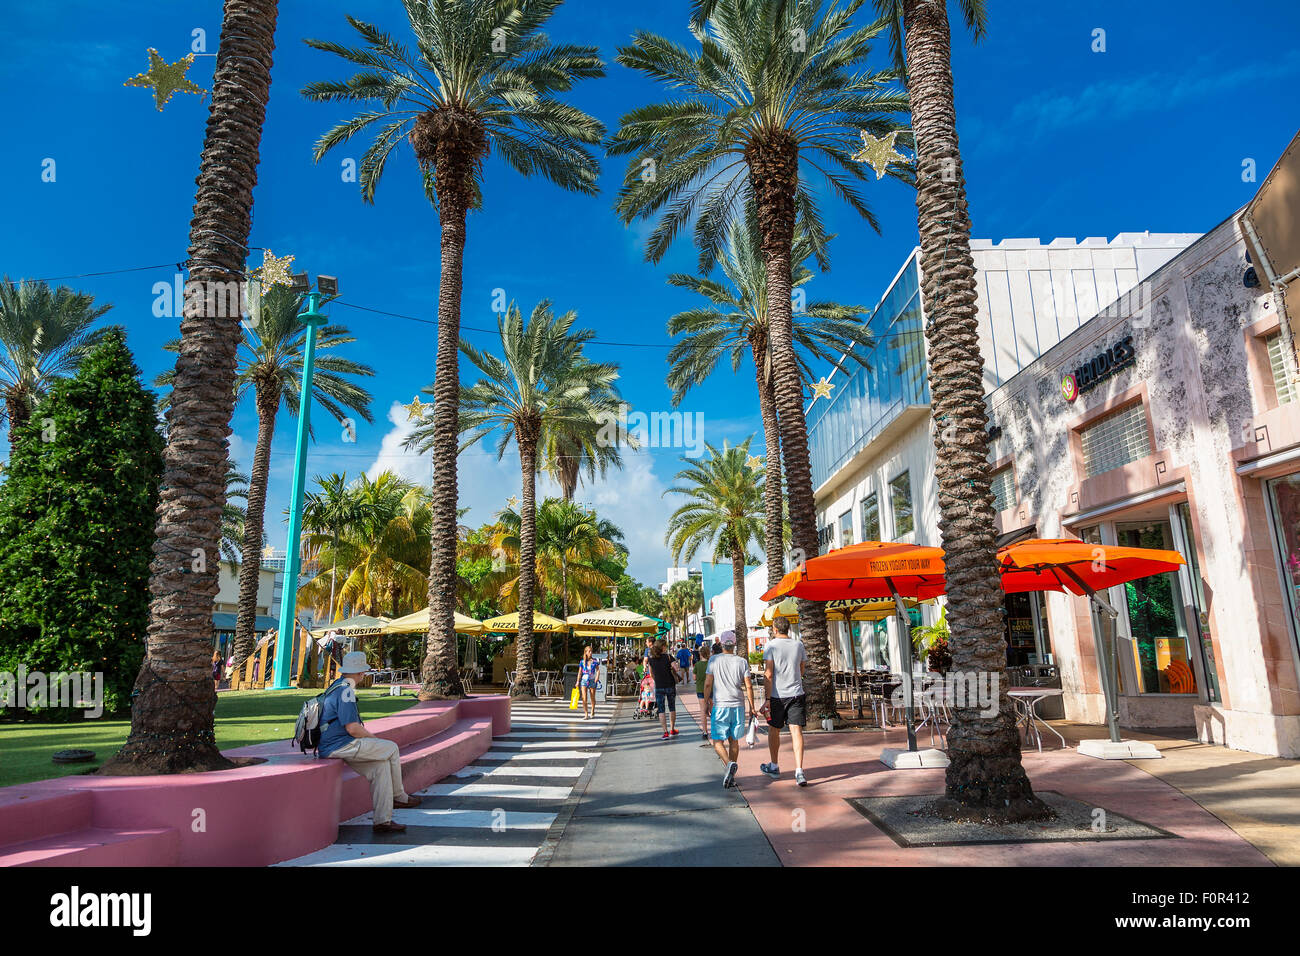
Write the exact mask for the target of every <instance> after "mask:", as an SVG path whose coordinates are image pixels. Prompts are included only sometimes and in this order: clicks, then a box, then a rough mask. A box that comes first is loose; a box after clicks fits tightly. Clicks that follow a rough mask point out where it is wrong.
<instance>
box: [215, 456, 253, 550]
mask: <svg viewBox="0 0 1300 956" xmlns="http://www.w3.org/2000/svg"><path fill="white" fill-rule="evenodd" d="M239 499H243V501H244V502H247V501H248V476H247V475H245V474H244V473H243V472H241V471H240V470H239V469H238V468H236V467H235V463H234V462H233V461H229V460H227V462H226V503H225V504H224V505H223V506H222V508H221V557H222V559H223V560H225V561H229V562H230V563H231V564H234V563H235V561H237V560H239V548H240V546H241V545H242V544H243V541H244V518H245V511H244V509H243V508H241V507H239V505H237V504H234V503H233V502H234V501H236V500H239Z"/></svg>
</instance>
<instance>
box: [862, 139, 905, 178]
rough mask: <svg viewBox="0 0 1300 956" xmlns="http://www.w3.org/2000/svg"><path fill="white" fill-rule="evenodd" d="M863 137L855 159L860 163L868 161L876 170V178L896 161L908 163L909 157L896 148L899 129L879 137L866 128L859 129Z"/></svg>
mask: <svg viewBox="0 0 1300 956" xmlns="http://www.w3.org/2000/svg"><path fill="white" fill-rule="evenodd" d="M858 133H859V135H860V136H861V137H862V148H861V149H860V150H858V151H857V152H856V153H854V154H853V159H854V160H856V161H857V162H859V163H866V164H867V165H868V166H870V167H871V168H872V169H874V170H875V171H876V178H877V179H880V178H881V177H882V176H884V175H885V170H887V169H888V168H889V167H890V166H891V165H892V164H894V163H903V164H906V163H907V157H906V156H904V155H902V154H901V153H899V152H898V151H897V150H895V149H894V141H895V140H896V139H898V133H899V131H898V130H894V131H893V132H891V133H890V134H889V135H888V136H881V137H880V138H879V139H877V138H876V137H874V136H871V135H870V134H868V133H867V131H866V130H859V131H858Z"/></svg>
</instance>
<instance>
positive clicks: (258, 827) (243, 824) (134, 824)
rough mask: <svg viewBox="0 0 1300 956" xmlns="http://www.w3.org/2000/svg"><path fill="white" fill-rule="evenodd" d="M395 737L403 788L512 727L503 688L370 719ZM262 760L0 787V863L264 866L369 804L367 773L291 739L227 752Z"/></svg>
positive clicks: (317, 844)
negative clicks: (303, 750) (302, 748)
mask: <svg viewBox="0 0 1300 956" xmlns="http://www.w3.org/2000/svg"><path fill="white" fill-rule="evenodd" d="M366 726H367V727H368V728H369V729H370V730H371V732H372V733H375V734H376V735H378V736H380V737H385V738H388V739H389V740H393V741H394V742H396V743H397V745H398V746H399V747H400V748H401V753H402V779H403V782H404V783H405V786H406V789H407V791H408V792H414V791H416V790H420V789H423V788H424V787H427V786H428V785H429V784H431V783H434V782H436V781H438V780H441V779H442V778H443V777H445V776H447V775H448V774H451V773H455V772H456V771H457V770H459V769H461V768H462V767H464V766H465V765H467V764H469V763H471V762H472V761H474V760H475V759H477V758H478V757H480V756H481V755H482V754H483V753H484V752H486V751H487V749H488V748H489V747H490V746H491V743H492V738H493V737H494V736H496V735H499V734H504V733H507V732H509V730H510V701H509V698H507V697H474V698H468V699H466V700H461V701H429V702H427V703H422V704H415V705H414V706H412V707H410V708H409V709H407V710H404V711H402V712H401V713H399V714H394V715H392V716H390V717H383V718H379V719H377V720H372V721H369V722H367V724H366ZM225 754H226V756H228V757H259V758H262V759H263V760H265V762H264V763H259V764H255V765H253V766H249V767H239V768H236V769H234V770H223V771H218V772H214V773H195V774H176V775H172V776H159V777H96V776H71V777H60V778H58V779H53V780H41V781H37V782H36V783H29V784H21V785H19V786H15V787H3V788H0V866H265V865H268V864H270V863H279V862H282V861H284V860H290V859H293V858H295V857H299V856H303V855H304V854H307V853H311V852H313V851H315V850H319V849H322V848H323V847H326V846H328V845H329V844H331V843H333V842H334V840H335V839H336V838H337V836H338V827H339V824H340V823H342V822H343V821H344V820H348V819H351V818H352V817H355V816H358V815H360V814H362V813H365V812H367V811H368V810H369V809H370V790H369V787H368V786H367V784H366V781H365V779H364V778H362V777H361V776H359V775H358V774H356V773H354V772H353V771H352V770H351V769H350V768H349V767H348V766H347V765H346V764H344V763H343V762H342V761H341V760H329V759H316V758H314V757H312V756H310V755H305V754H300V753H298V752H297V751H296V750H293V749H291V747H290V745H289V742H288V741H280V742H276V743H269V744H258V745H256V746H253V747H240V748H238V749H236V750H229V751H225Z"/></svg>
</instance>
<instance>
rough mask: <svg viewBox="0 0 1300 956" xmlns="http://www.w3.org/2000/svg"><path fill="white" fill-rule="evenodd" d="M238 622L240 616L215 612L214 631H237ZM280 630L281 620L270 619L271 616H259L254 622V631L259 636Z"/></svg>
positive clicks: (213, 619)
mask: <svg viewBox="0 0 1300 956" xmlns="http://www.w3.org/2000/svg"><path fill="white" fill-rule="evenodd" d="M238 620H239V615H238V614H235V613H234V612H232V611H213V612H212V629H213V630H214V631H221V632H225V631H230V632H233V631H234V630H235V624H236V622H237V621H238ZM279 629H280V621H279V619H277V618H274V617H270V616H269V615H266V614H259V615H257V617H256V618H254V620H253V630H255V631H257V632H258V633H259V634H264V633H266V632H267V631H271V630H277V631H278V630H279Z"/></svg>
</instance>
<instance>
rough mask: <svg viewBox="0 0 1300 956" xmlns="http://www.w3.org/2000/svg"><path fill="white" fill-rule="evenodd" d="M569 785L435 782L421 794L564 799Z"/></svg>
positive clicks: (567, 793) (570, 787)
mask: <svg viewBox="0 0 1300 956" xmlns="http://www.w3.org/2000/svg"><path fill="white" fill-rule="evenodd" d="M570 789H572V786H569V787H521V786H516V785H513V784H503V783H435V784H433V785H432V786H430V787H426V788H425V789H423V790H421V791H420V793H421V794H425V793H427V794H430V795H431V796H441V797H454V796H459V795H464V796H467V797H531V798H532V799H534V800H563V799H564V798H565V797H567V796H568V795H569V790H570Z"/></svg>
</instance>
